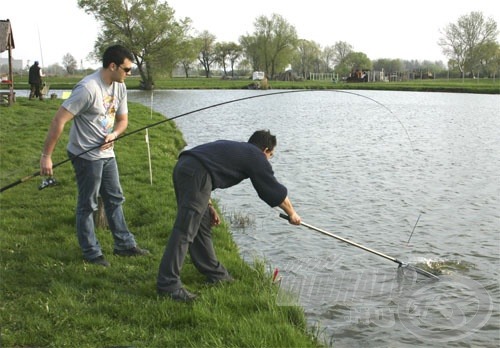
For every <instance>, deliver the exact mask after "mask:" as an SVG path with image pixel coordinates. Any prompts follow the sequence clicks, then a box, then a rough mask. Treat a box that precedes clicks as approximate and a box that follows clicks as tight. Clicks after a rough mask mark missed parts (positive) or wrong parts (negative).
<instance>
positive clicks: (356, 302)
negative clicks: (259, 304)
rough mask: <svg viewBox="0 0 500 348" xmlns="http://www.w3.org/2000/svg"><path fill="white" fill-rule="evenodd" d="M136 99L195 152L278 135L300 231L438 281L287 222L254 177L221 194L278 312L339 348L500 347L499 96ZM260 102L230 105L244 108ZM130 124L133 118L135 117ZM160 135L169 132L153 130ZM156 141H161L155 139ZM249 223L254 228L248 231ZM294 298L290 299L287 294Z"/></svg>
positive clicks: (282, 177)
mask: <svg viewBox="0 0 500 348" xmlns="http://www.w3.org/2000/svg"><path fill="white" fill-rule="evenodd" d="M276 92H279V91H243V90H241V91H218V90H192V91H191V90H175V91H155V92H154V93H153V94H152V93H151V92H141V91H129V100H130V101H136V102H140V103H143V104H144V105H146V106H148V107H152V108H153V109H154V110H155V111H158V112H161V113H162V114H164V115H165V116H167V117H175V116H179V115H183V114H185V113H188V112H191V111H195V110H198V109H201V108H206V109H205V110H202V111H199V112H193V113H190V114H187V115H185V116H182V117H179V118H177V119H176V120H175V122H176V124H177V125H178V127H179V129H180V130H181V131H182V133H183V134H184V137H185V140H186V141H187V143H188V147H191V146H195V145H197V144H200V143H204V142H208V141H213V140H217V139H231V140H240V141H246V140H247V139H248V138H249V136H250V135H251V134H252V133H253V132H254V131H255V130H257V129H269V130H271V132H272V133H273V134H275V135H276V136H277V138H278V146H277V148H276V151H275V156H274V157H273V158H272V159H271V163H272V165H273V169H274V170H275V174H276V177H277V178H278V180H279V181H281V182H282V183H283V184H284V185H285V186H287V188H288V190H289V196H290V198H291V200H292V202H293V204H294V206H295V208H296V210H297V212H298V213H299V215H300V216H301V217H302V220H303V222H305V223H307V224H309V225H311V226H313V227H317V228H319V229H323V230H325V231H328V232H330V233H333V234H335V235H337V236H341V237H342V238H347V239H349V240H351V241H353V242H356V243H359V244H361V245H363V246H366V247H368V248H371V249H374V250H376V251H379V252H381V253H383V254H386V255H389V256H390V257H393V258H396V259H397V260H401V261H403V262H405V263H406V262H408V263H410V264H411V265H413V266H416V267H419V268H422V269H425V270H429V271H431V272H433V273H435V274H439V278H440V280H439V281H433V280H430V279H427V278H425V277H422V276H420V275H419V276H418V277H417V276H416V273H415V272H412V271H411V270H410V269H405V268H400V269H398V264H397V263H394V262H391V260H388V259H386V258H383V257H379V256H378V255H374V254H372V253H369V252H367V251H365V250H361V249H359V248H356V247H354V246H352V245H350V244H348V243H345V242H342V241H339V240H337V239H335V238H332V237H329V236H327V235H324V234H320V233H318V232H317V231H316V230H314V229H312V228H308V227H305V226H292V225H290V224H288V223H287V222H286V221H285V220H283V219H281V218H279V216H278V215H279V212H280V211H279V209H271V208H269V207H268V206H267V205H266V204H265V203H264V202H262V201H260V200H259V198H258V197H257V195H256V193H255V191H254V190H253V188H252V186H251V183H250V182H248V180H246V181H244V182H243V183H242V184H240V185H238V186H235V187H233V188H230V189H227V190H216V191H215V192H214V194H213V198H214V199H216V200H217V202H218V204H219V207H220V208H221V210H222V212H223V214H224V217H225V219H226V220H227V221H230V222H233V225H232V228H231V231H232V234H233V236H234V239H235V241H236V243H237V244H238V246H239V248H240V252H241V255H242V257H243V258H244V259H245V260H247V261H248V262H250V263H251V262H253V261H254V260H256V259H258V260H264V261H265V262H266V264H267V265H268V267H269V272H273V270H274V269H275V268H278V269H279V275H280V277H282V279H281V289H283V290H287V291H280V295H279V296H278V298H277V301H280V304H281V305H300V306H302V307H303V308H304V311H305V313H306V316H307V319H308V322H309V324H310V327H311V329H312V330H314V331H315V332H317V333H318V334H319V335H320V336H321V338H322V339H323V340H324V341H325V342H326V343H327V344H329V345H334V346H335V347H366V346H370V347H414V346H416V345H420V346H432V347H471V346H473V347H497V346H498V345H499V344H500V337H499V336H500V331H499V330H500V329H499V328H500V308H499V307H500V283H499V279H500V277H499V276H500V174H499V173H500V170H499V169H500V135H499V130H500V96H498V95H473V94H451V93H421V92H420V93H419V92H393V91H390V92H385V91H350V92H342V91H303V92H289V91H286V93H284V94H275V95H268V96H264V95H265V94H269V93H276ZM246 97H252V98H251V99H247V100H240V101H238V102H231V103H228V104H223V105H220V106H217V107H210V106H211V105H214V104H218V103H225V102H227V101H232V100H235V99H240V98H246ZM130 117H133V115H130ZM155 131H158V130H155ZM151 145H152V146H154V144H151ZM241 221H243V222H244V223H243V224H238V222H241ZM289 292H291V293H292V294H293V296H290V295H289Z"/></svg>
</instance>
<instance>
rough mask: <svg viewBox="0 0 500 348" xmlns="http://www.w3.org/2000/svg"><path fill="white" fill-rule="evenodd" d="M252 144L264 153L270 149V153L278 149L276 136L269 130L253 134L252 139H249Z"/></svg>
mask: <svg viewBox="0 0 500 348" xmlns="http://www.w3.org/2000/svg"><path fill="white" fill-rule="evenodd" d="M248 142H249V143H250V144H254V145H255V146H257V147H258V148H259V149H261V150H262V151H264V150H265V149H268V150H270V151H272V150H274V148H275V147H276V143H277V142H276V136H275V135H272V134H271V132H270V131H269V130H258V131H256V132H254V133H253V134H252V136H251V137H250V139H248Z"/></svg>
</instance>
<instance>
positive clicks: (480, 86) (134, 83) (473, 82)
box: [2, 76, 500, 94]
mask: <svg viewBox="0 0 500 348" xmlns="http://www.w3.org/2000/svg"><path fill="white" fill-rule="evenodd" d="M80 79H81V76H67V77H64V76H63V77H48V78H47V79H46V81H47V82H48V83H49V85H50V88H51V89H72V88H73V86H74V85H75V83H77V82H78V81H79V80H80ZM251 82H252V81H251V80H249V79H248V78H244V77H242V78H239V79H235V80H230V79H227V80H225V79H221V78H219V77H213V78H204V77H197V78H169V79H167V78H165V79H158V80H156V81H155V88H156V89H244V88H247V86H248V85H249V84H250V83H251ZM269 83H270V85H271V88H272V89H357V90H393V91H418V92H455V93H482V94H500V79H499V78H496V79H491V78H480V79H465V80H462V79H426V80H410V81H401V82H368V83H345V82H340V83H333V82H332V81H307V80H306V81H269ZM126 84H127V87H128V88H129V89H139V85H140V77H139V76H131V77H129V78H128V79H127V80H126ZM2 88H3V89H5V86H2ZM15 88H16V89H29V85H28V82H27V77H26V76H23V77H19V78H17V77H16V78H15Z"/></svg>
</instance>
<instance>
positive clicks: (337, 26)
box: [0, 0, 500, 67]
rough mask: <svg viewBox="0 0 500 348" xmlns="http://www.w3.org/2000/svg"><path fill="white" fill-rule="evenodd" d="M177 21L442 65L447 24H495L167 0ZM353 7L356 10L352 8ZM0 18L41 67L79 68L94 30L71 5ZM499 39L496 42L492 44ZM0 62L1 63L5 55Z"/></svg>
mask: <svg viewBox="0 0 500 348" xmlns="http://www.w3.org/2000/svg"><path fill="white" fill-rule="evenodd" d="M167 2H168V4H169V6H170V7H172V8H173V9H174V10H175V14H176V17H177V19H180V18H184V17H190V18H191V19H192V26H193V28H194V29H196V30H197V31H198V32H202V31H204V30H208V31H209V32H210V33H212V34H214V35H215V36H216V38H217V41H234V42H238V38H239V37H240V36H241V35H246V34H252V33H253V31H254V22H255V19H256V18H257V17H259V16H262V15H264V16H267V17H271V15H272V14H273V13H276V14H279V15H281V16H282V17H283V18H284V19H285V20H286V21H287V22H288V23H289V24H291V25H293V26H294V27H295V29H296V30H297V34H298V36H299V38H301V39H306V40H312V41H315V42H317V43H318V44H320V45H321V47H322V48H323V47H325V46H330V45H333V44H335V42H337V41H345V42H347V43H349V44H351V45H352V46H353V48H354V50H355V51H358V52H363V53H365V54H366V55H367V56H368V58H370V59H372V60H374V59H378V58H391V59H396V58H401V59H405V60H406V59H407V60H410V59H417V60H431V61H437V60H442V61H443V62H446V58H445V57H444V56H443V55H442V53H441V49H440V47H439V46H438V45H437V41H438V40H439V38H440V37H441V36H442V35H441V33H440V30H442V29H443V28H444V27H445V26H446V25H447V24H449V23H456V22H457V20H458V18H459V17H460V16H462V15H466V14H469V13H470V12H471V11H479V12H482V13H483V14H484V16H485V17H492V18H493V19H494V20H495V21H496V22H497V24H498V25H499V26H500V1H498V0H416V1H403V0H358V1H356V2H352V1H333V0H306V1H300V0H298V1H292V0H252V1H238V0H212V1H205V0H170V1H167ZM355 5H357V6H355ZM0 16H1V17H0V19H10V21H11V24H12V28H13V33H14V42H15V46H16V48H15V49H14V50H13V56H14V58H15V59H22V60H23V61H24V62H23V64H24V65H26V64H28V60H29V61H30V63H33V61H34V60H38V61H40V63H41V64H43V66H44V67H46V66H48V65H50V64H54V63H59V64H61V62H62V58H63V56H64V55H65V54H66V53H70V54H71V55H72V56H73V57H75V58H76V60H77V61H78V63H79V64H80V62H82V63H83V66H84V67H88V66H94V67H95V66H96V63H95V62H89V61H87V60H86V58H87V55H88V53H89V52H90V51H92V49H93V46H94V41H95V40H96V38H97V33H98V31H99V28H98V25H97V22H96V21H95V20H94V17H93V16H91V15H87V14H86V13H85V12H84V11H82V10H80V9H79V8H78V5H77V1H76V0H46V1H39V0H9V1H7V0H5V1H2V7H1V10H0ZM499 41H500V39H499ZM0 57H2V58H6V57H7V52H3V53H1V55H0Z"/></svg>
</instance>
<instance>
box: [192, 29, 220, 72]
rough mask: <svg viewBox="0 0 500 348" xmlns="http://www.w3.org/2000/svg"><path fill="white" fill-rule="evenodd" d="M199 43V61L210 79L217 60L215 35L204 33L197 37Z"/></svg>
mask: <svg viewBox="0 0 500 348" xmlns="http://www.w3.org/2000/svg"><path fill="white" fill-rule="evenodd" d="M196 40H197V42H198V61H199V62H200V64H201V65H202V66H203V69H204V70H205V77H207V78H208V77H210V67H211V66H212V64H213V63H214V62H215V61H216V60H217V55H216V54H215V35H213V34H210V33H209V32H208V31H206V30H205V31H204V32H203V33H201V34H200V35H199V36H198V37H197V39H196Z"/></svg>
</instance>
